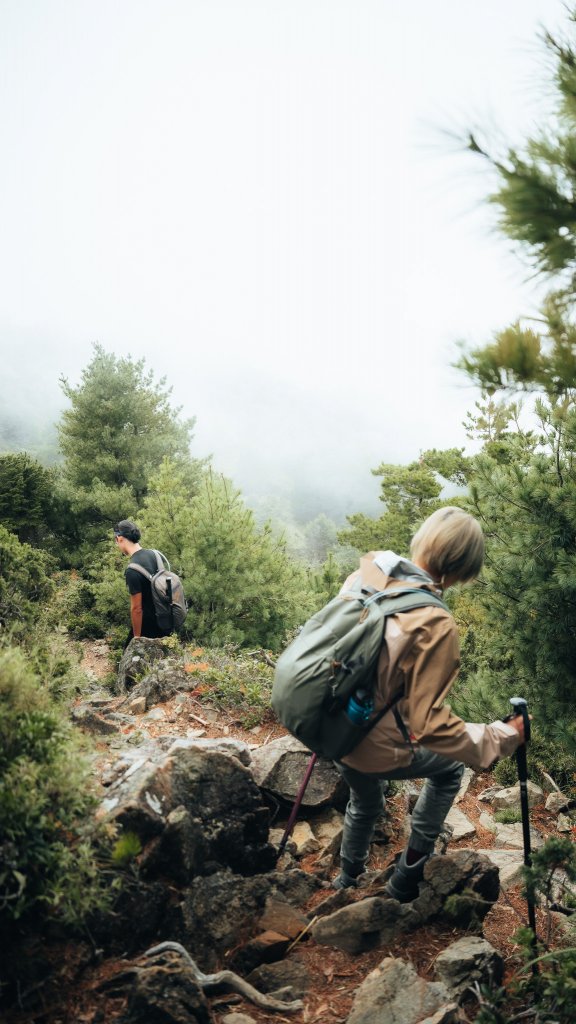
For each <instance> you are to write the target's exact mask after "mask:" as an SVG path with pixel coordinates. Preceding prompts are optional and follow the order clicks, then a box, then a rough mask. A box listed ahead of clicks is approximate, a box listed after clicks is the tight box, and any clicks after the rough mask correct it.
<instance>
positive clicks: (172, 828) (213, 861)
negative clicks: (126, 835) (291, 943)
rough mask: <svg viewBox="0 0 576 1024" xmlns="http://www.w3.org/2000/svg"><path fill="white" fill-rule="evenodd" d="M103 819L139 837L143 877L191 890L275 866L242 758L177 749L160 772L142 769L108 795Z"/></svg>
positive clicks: (149, 766) (263, 811)
mask: <svg viewBox="0 0 576 1024" xmlns="http://www.w3.org/2000/svg"><path fill="white" fill-rule="evenodd" d="M231 794H233V799H232V798H231ZM101 815H103V816H104V817H105V818H106V819H107V820H111V821H115V822H116V823H117V824H119V825H121V826H122V828H123V829H124V830H125V831H127V832H135V833H136V834H137V835H138V837H139V838H140V840H141V842H142V844H143V846H144V850H143V853H142V855H141V858H140V870H141V872H142V874H143V876H144V877H149V878H153V877H165V878H171V879H173V880H174V881H176V882H178V883H180V884H185V883H186V882H187V881H188V880H189V879H190V878H191V877H193V876H194V875H206V874H211V873H212V872H214V871H218V870H219V869H221V868H222V867H230V868H232V869H233V870H234V871H236V872H238V873H239V874H246V875H250V874H256V873H260V872H262V871H266V870H268V869H271V868H272V867H273V866H274V864H275V860H276V854H275V851H274V849H273V847H272V846H271V845H270V844H269V843H268V820H269V812H268V808H267V807H266V806H265V804H264V802H263V799H262V795H261V793H260V791H259V789H258V787H257V786H256V784H255V783H254V780H253V778H252V776H251V774H250V772H249V770H248V769H247V768H245V767H244V765H242V764H240V762H239V760H238V759H237V757H234V756H230V755H229V754H224V753H220V752H218V751H215V750H210V749H206V750H203V749H198V748H197V747H196V746H194V745H190V746H187V745H182V744H178V743H177V744H174V745H173V747H172V750H171V752H170V753H169V754H168V755H166V756H165V757H164V759H163V760H162V761H161V762H160V763H159V764H157V763H153V762H151V761H149V760H146V761H144V763H140V764H138V762H136V763H135V765H133V767H132V769H131V770H128V771H127V772H125V774H124V775H123V776H121V778H120V779H119V780H118V781H117V782H115V783H112V784H111V785H110V787H109V788H108V794H107V797H106V800H105V801H104V802H103V804H102V809H101Z"/></svg>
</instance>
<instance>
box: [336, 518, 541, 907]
mask: <svg viewBox="0 0 576 1024" xmlns="http://www.w3.org/2000/svg"><path fill="white" fill-rule="evenodd" d="M483 561H484V537H483V535H482V530H481V528H480V525H479V523H478V522H477V521H476V520H475V519H474V518H473V516H471V515H469V514H468V513H467V512H464V511H463V510H462V509H460V508H457V507H453V506H447V507H444V508H440V509H437V511H436V512H434V513H433V514H432V515H431V516H429V518H428V519H426V521H425V522H424V523H423V524H422V526H421V527H420V529H419V530H418V531H417V533H416V534H415V535H414V537H413V539H412V543H411V546H410V560H408V559H405V558H402V557H400V556H399V555H396V554H395V553H394V552H393V551H377V552H371V553H370V554H369V555H368V556H366V558H365V559H362V568H361V569H360V570H358V572H356V573H354V574H353V575H352V576H350V577H349V578H348V580H347V581H346V583H345V584H344V587H343V588H342V592H344V593H345V592H346V591H347V590H348V589H350V588H351V587H352V586H353V585H354V584H356V585H358V580H359V578H360V577H361V585H362V587H366V588H367V590H376V591H385V590H388V589H392V588H402V587H406V585H407V584H409V586H410V587H411V588H418V589H422V590H427V591H430V592H432V593H433V594H436V595H439V596H441V595H442V594H443V592H444V591H445V590H446V589H447V588H448V587H450V586H452V585H453V584H455V583H467V582H470V581H472V580H474V579H475V578H476V577H477V576H478V575H479V573H480V570H481V568H482V563H483ZM459 666H460V653H459V644H458V631H457V628H456V623H455V621H454V619H453V617H452V615H451V614H450V612H449V611H448V610H447V609H446V608H444V607H440V606H438V605H427V606H425V607H419V608H413V609H411V610H409V611H404V612H403V613H402V614H401V615H390V617H389V618H387V620H386V627H385V630H384V636H383V643H382V649H381V652H380V657H379V662H378V670H377V680H376V688H375V692H374V711H375V712H376V713H377V712H378V710H379V709H380V708H384V707H385V706H386V704H387V703H389V702H390V701H391V698H393V695H394V694H395V693H397V692H398V690H399V689H400V688H402V691H403V696H402V699H401V700H400V701H399V702H398V703H397V704H394V706H393V707H391V709H390V710H389V711H388V712H387V713H386V714H384V715H383V717H382V718H381V719H380V721H378V722H377V724H376V725H375V726H374V728H373V729H371V730H370V731H369V732H368V733H367V735H366V736H365V737H364V738H363V739H362V740H361V742H360V743H359V744H358V746H356V747H355V748H354V749H353V750H352V752H351V753H350V754H348V755H347V756H346V757H343V758H342V761H341V762H340V763H339V764H338V769H339V771H340V773H341V774H342V776H343V778H344V779H345V781H346V782H347V784H348V786H349V787H350V797H349V801H348V805H347V808H346V815H345V820H344V834H343V838H342V847H341V851H340V863H341V871H340V874H339V875H338V876H337V878H336V879H335V880H334V882H333V885H334V887H335V888H337V889H343V888H348V887H349V886H355V885H356V884H357V879H358V877H359V875H361V874H362V873H363V872H364V871H365V869H366V862H367V859H368V854H369V849H370V841H371V839H372V835H373V832H374V827H375V824H376V822H377V820H378V818H379V817H380V816H381V814H382V812H383V809H384V787H385V783H386V781H387V780H397V779H425V780H426V781H425V784H424V786H423V788H422V790H421V791H420V795H419V797H418V799H417V801H416V805H415V807H414V810H413V812H412V821H411V832H410V837H409V840H408V844H407V847H406V849H405V850H404V851H403V852H402V854H401V856H400V858H399V860H398V861H397V863H396V866H395V868H394V872H393V874H392V875H391V877H390V879H389V880H388V883H387V892H388V894H389V895H390V896H392V897H394V898H395V899H397V900H399V901H400V902H402V903H407V902H410V901H411V900H413V899H414V898H415V897H416V896H417V895H418V885H419V882H420V881H421V880H422V877H423V873H424V866H425V864H426V862H427V860H428V859H429V858H430V856H431V854H432V852H433V850H434V845H435V843H436V840H437V838H438V836H439V834H440V832H441V830H442V826H443V825H444V821H445V818H446V815H447V814H448V811H449V810H450V808H451V806H452V803H453V801H454V798H455V796H456V794H457V793H458V790H459V788H460V782H461V778H462V773H463V771H464V765H465V764H467V765H470V766H472V767H473V768H476V769H485V768H489V767H490V766H491V765H492V764H493V763H494V762H495V761H497V760H499V759H500V758H502V757H508V756H509V755H510V754H512V753H514V751H515V750H516V748H517V747H518V746H519V744H520V743H522V742H523V740H524V724H523V719H522V717H518V718H514V719H512V720H510V721H508V722H502V721H497V722H492V723H491V724H490V725H480V724H477V723H471V722H464V721H463V720H462V719H461V718H458V716H457V715H455V714H453V712H452V710H451V708H450V706H449V705H448V704H446V703H445V700H446V698H447V696H448V694H449V692H450V689H451V688H452V686H453V684H454V681H455V679H456V676H457V675H458V669H459Z"/></svg>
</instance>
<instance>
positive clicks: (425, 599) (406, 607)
mask: <svg viewBox="0 0 576 1024" xmlns="http://www.w3.org/2000/svg"><path fill="white" fill-rule="evenodd" d="M383 599H387V600H388V601H389V604H388V605H387V606H386V607H384V608H383V609H382V611H383V613H384V615H385V616H386V617H388V615H396V613H397V612H408V611H411V609H412V608H425V607H426V606H427V605H437V606H438V607H439V608H444V610H445V611H447V612H449V611H450V609H449V607H448V605H447V604H446V602H445V601H442V599H441V598H439V597H436V595H435V594H431V593H430V591H429V590H421V589H420V588H416V587H402V588H398V589H397V590H380V591H378V593H376V594H372V595H371V596H370V597H368V598H366V599H365V601H364V604H365V605H366V604H372V603H373V602H375V601H377V600H383ZM403 696H404V687H403V686H402V687H400V689H399V690H397V691H396V693H395V694H394V696H393V697H391V698H390V700H388V701H386V704H385V705H384V707H383V708H380V711H379V712H378V714H377V715H375V716H374V718H373V719H372V721H371V722H370V724H369V726H368V729H367V730H366V732H367V733H368V732H370V731H371V730H372V729H373V728H374V726H375V725H377V724H378V722H379V721H380V719H381V718H384V715H387V714H388V712H389V711H393V713H394V718H395V720H396V724H397V726H398V728H399V729H400V732H401V733H402V736H403V738H404V739H405V740H406V742H407V743H408V745H409V746H410V747H411V746H412V743H411V740H410V737H409V735H408V731H407V729H406V726H405V725H404V722H403V721H402V719H401V717H400V714H399V712H398V708H397V707H396V705H397V704H398V702H399V701H400V700H402V697H403Z"/></svg>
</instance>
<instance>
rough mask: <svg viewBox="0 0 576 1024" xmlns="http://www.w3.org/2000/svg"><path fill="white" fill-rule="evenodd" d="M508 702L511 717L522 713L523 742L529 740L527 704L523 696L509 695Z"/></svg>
mask: <svg viewBox="0 0 576 1024" xmlns="http://www.w3.org/2000/svg"><path fill="white" fill-rule="evenodd" d="M510 703H511V705H512V715H511V717H512V718H517V717H518V715H522V719H523V722H524V743H529V742H530V715H529V714H528V704H527V703H526V701H525V699H524V697H510Z"/></svg>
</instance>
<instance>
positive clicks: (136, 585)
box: [124, 548, 166, 637]
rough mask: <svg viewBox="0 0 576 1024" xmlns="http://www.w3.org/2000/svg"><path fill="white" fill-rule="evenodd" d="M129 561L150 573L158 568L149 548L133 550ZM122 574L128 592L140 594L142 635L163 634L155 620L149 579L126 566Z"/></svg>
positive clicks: (163, 631) (154, 556)
mask: <svg viewBox="0 0 576 1024" xmlns="http://www.w3.org/2000/svg"><path fill="white" fill-rule="evenodd" d="M130 561H131V562H136V564H137V565H141V566H142V567H143V568H144V569H147V570H148V572H149V573H151V574H154V573H155V572H156V571H157V569H158V563H157V561H156V555H155V554H154V552H153V551H151V550H150V548H141V549H140V551H135V552H134V554H133V555H131V556H130ZM124 575H125V577H126V586H127V587H128V592H129V593H130V594H142V636H151V637H154V636H165V635H166V631H165V630H162V629H160V627H159V626H158V623H157V622H156V615H155V612H154V602H153V600H152V590H151V588H150V580H147V579H146V577H145V576H143V575H142V573H141V572H138V570H137V569H130V568H127V569H126V572H125V574H124Z"/></svg>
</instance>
